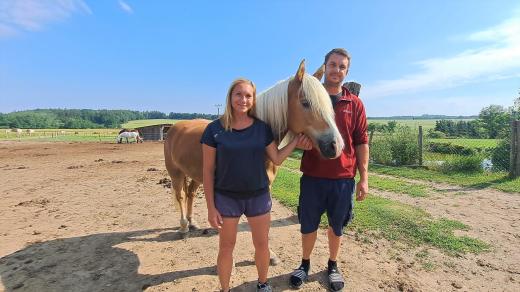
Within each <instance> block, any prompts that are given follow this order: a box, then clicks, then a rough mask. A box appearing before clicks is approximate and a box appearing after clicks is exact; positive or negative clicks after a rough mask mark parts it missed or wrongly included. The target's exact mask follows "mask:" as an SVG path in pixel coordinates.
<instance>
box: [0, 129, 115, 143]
mask: <svg viewBox="0 0 520 292" xmlns="http://www.w3.org/2000/svg"><path fill="white" fill-rule="evenodd" d="M118 133H119V129H34V133H31V134H29V133H28V132H27V131H26V130H24V131H23V132H22V133H21V134H20V135H18V134H17V133H14V132H6V131H5V130H3V129H2V130H0V140H20V141H72V142H74V141H76V142H94V141H112V140H114V139H115V137H116V136H117V134H118Z"/></svg>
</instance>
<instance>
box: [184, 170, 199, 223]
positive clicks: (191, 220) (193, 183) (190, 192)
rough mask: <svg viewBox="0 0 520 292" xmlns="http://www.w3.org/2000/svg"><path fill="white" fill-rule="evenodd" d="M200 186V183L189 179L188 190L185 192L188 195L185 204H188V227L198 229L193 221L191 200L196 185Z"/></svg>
mask: <svg viewBox="0 0 520 292" xmlns="http://www.w3.org/2000/svg"><path fill="white" fill-rule="evenodd" d="M199 186H200V183H198V182H196V181H195V180H193V179H192V180H191V182H190V185H189V186H188V191H187V193H186V195H187V197H188V201H187V205H188V215H187V218H188V221H189V222H190V228H193V229H199V226H198V225H197V223H196V222H195V219H193V200H194V199H195V192H196V191H197V189H198V187H199Z"/></svg>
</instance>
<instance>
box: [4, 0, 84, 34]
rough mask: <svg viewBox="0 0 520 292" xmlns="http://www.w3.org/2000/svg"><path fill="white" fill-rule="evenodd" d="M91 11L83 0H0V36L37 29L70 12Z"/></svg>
mask: <svg viewBox="0 0 520 292" xmlns="http://www.w3.org/2000/svg"><path fill="white" fill-rule="evenodd" d="M76 12H83V13H88V14H91V13H92V11H91V10H90V8H89V7H88V5H87V4H86V3H85V2H83V0H2V1H0V37H2V36H4V37H5V36H10V35H14V34H16V33H17V32H19V31H23V30H25V31H37V30H41V29H43V28H44V26H45V25H47V24H48V23H52V22H56V21H60V20H62V19H66V18H67V17H69V16H70V15H71V14H73V13H76Z"/></svg>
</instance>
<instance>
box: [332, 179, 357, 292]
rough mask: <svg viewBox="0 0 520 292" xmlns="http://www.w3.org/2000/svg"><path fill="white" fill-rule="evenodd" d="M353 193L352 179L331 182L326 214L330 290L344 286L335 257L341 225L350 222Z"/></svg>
mask: <svg viewBox="0 0 520 292" xmlns="http://www.w3.org/2000/svg"><path fill="white" fill-rule="evenodd" d="M353 193H354V180H352V179H339V180H337V181H335V182H333V191H332V192H331V194H330V195H329V201H328V205H327V216H328V219H329V228H328V230H327V237H328V240H329V262H328V264H327V274H328V276H329V285H330V290H331V291H341V290H342V289H343V287H344V286H345V280H344V279H343V276H342V274H341V272H340V271H339V269H338V266H337V262H336V260H337V257H338V253H339V249H340V246H341V236H342V234H343V227H344V226H346V225H347V223H348V222H350V219H351V217H352V208H353V204H352V202H353V201H352V196H353Z"/></svg>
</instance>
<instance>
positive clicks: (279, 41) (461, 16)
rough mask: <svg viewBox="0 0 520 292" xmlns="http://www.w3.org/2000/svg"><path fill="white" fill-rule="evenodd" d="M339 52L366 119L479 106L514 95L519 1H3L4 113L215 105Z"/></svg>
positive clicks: (518, 83)
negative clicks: (345, 57)
mask: <svg viewBox="0 0 520 292" xmlns="http://www.w3.org/2000/svg"><path fill="white" fill-rule="evenodd" d="M325 3H327V4H326V5H325ZM335 47H344V48H346V49H347V50H348V51H349V52H350V53H351V55H352V64H351V68H350V73H349V76H348V77H347V79H348V80H354V81H357V82H359V83H361V84H363V88H362V91H361V94H360V97H361V98H362V100H363V101H364V103H365V106H366V108H367V114H368V115H369V116H391V115H421V114H425V113H428V114H447V115H473V114H478V112H479V110H480V109H481V108H483V107H484V106H487V105H490V104H500V105H504V106H510V105H512V103H513V100H514V99H515V98H516V97H518V91H519V88H520V2H519V1H513V0H512V1H484V0H482V1H476V0H475V1H470V0H466V1H460V0H459V1H411V0H409V1H399V0H396V1H297V0H279V1H182V2H181V1H166V0H163V1H158V0H157V1H144V0H141V1H137V0H124V1H122V0H98V1H94V0H0V112H4V113H5V112H11V111H15V110H25V109H34V108H92V109H101V108H106V109H132V110H159V111H163V112H166V113H168V112H204V113H216V107H215V104H219V103H224V102H225V95H226V91H227V88H228V86H229V84H230V83H231V81H232V80H233V79H235V78H236V77H239V76H243V77H246V78H250V79H252V80H253V81H255V83H256V84H257V87H258V89H259V91H262V90H263V89H266V88H268V87H269V86H271V85H273V84H274V83H276V82H277V81H279V80H281V79H285V78H287V77H289V76H290V75H292V74H294V73H295V71H296V69H297V66H298V64H299V62H300V60H301V59H303V58H305V59H306V67H307V69H308V71H309V73H312V72H314V70H315V69H316V68H318V67H319V66H320V64H321V63H322V62H323V56H324V55H325V53H327V52H328V51H329V50H330V49H332V48H335Z"/></svg>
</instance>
